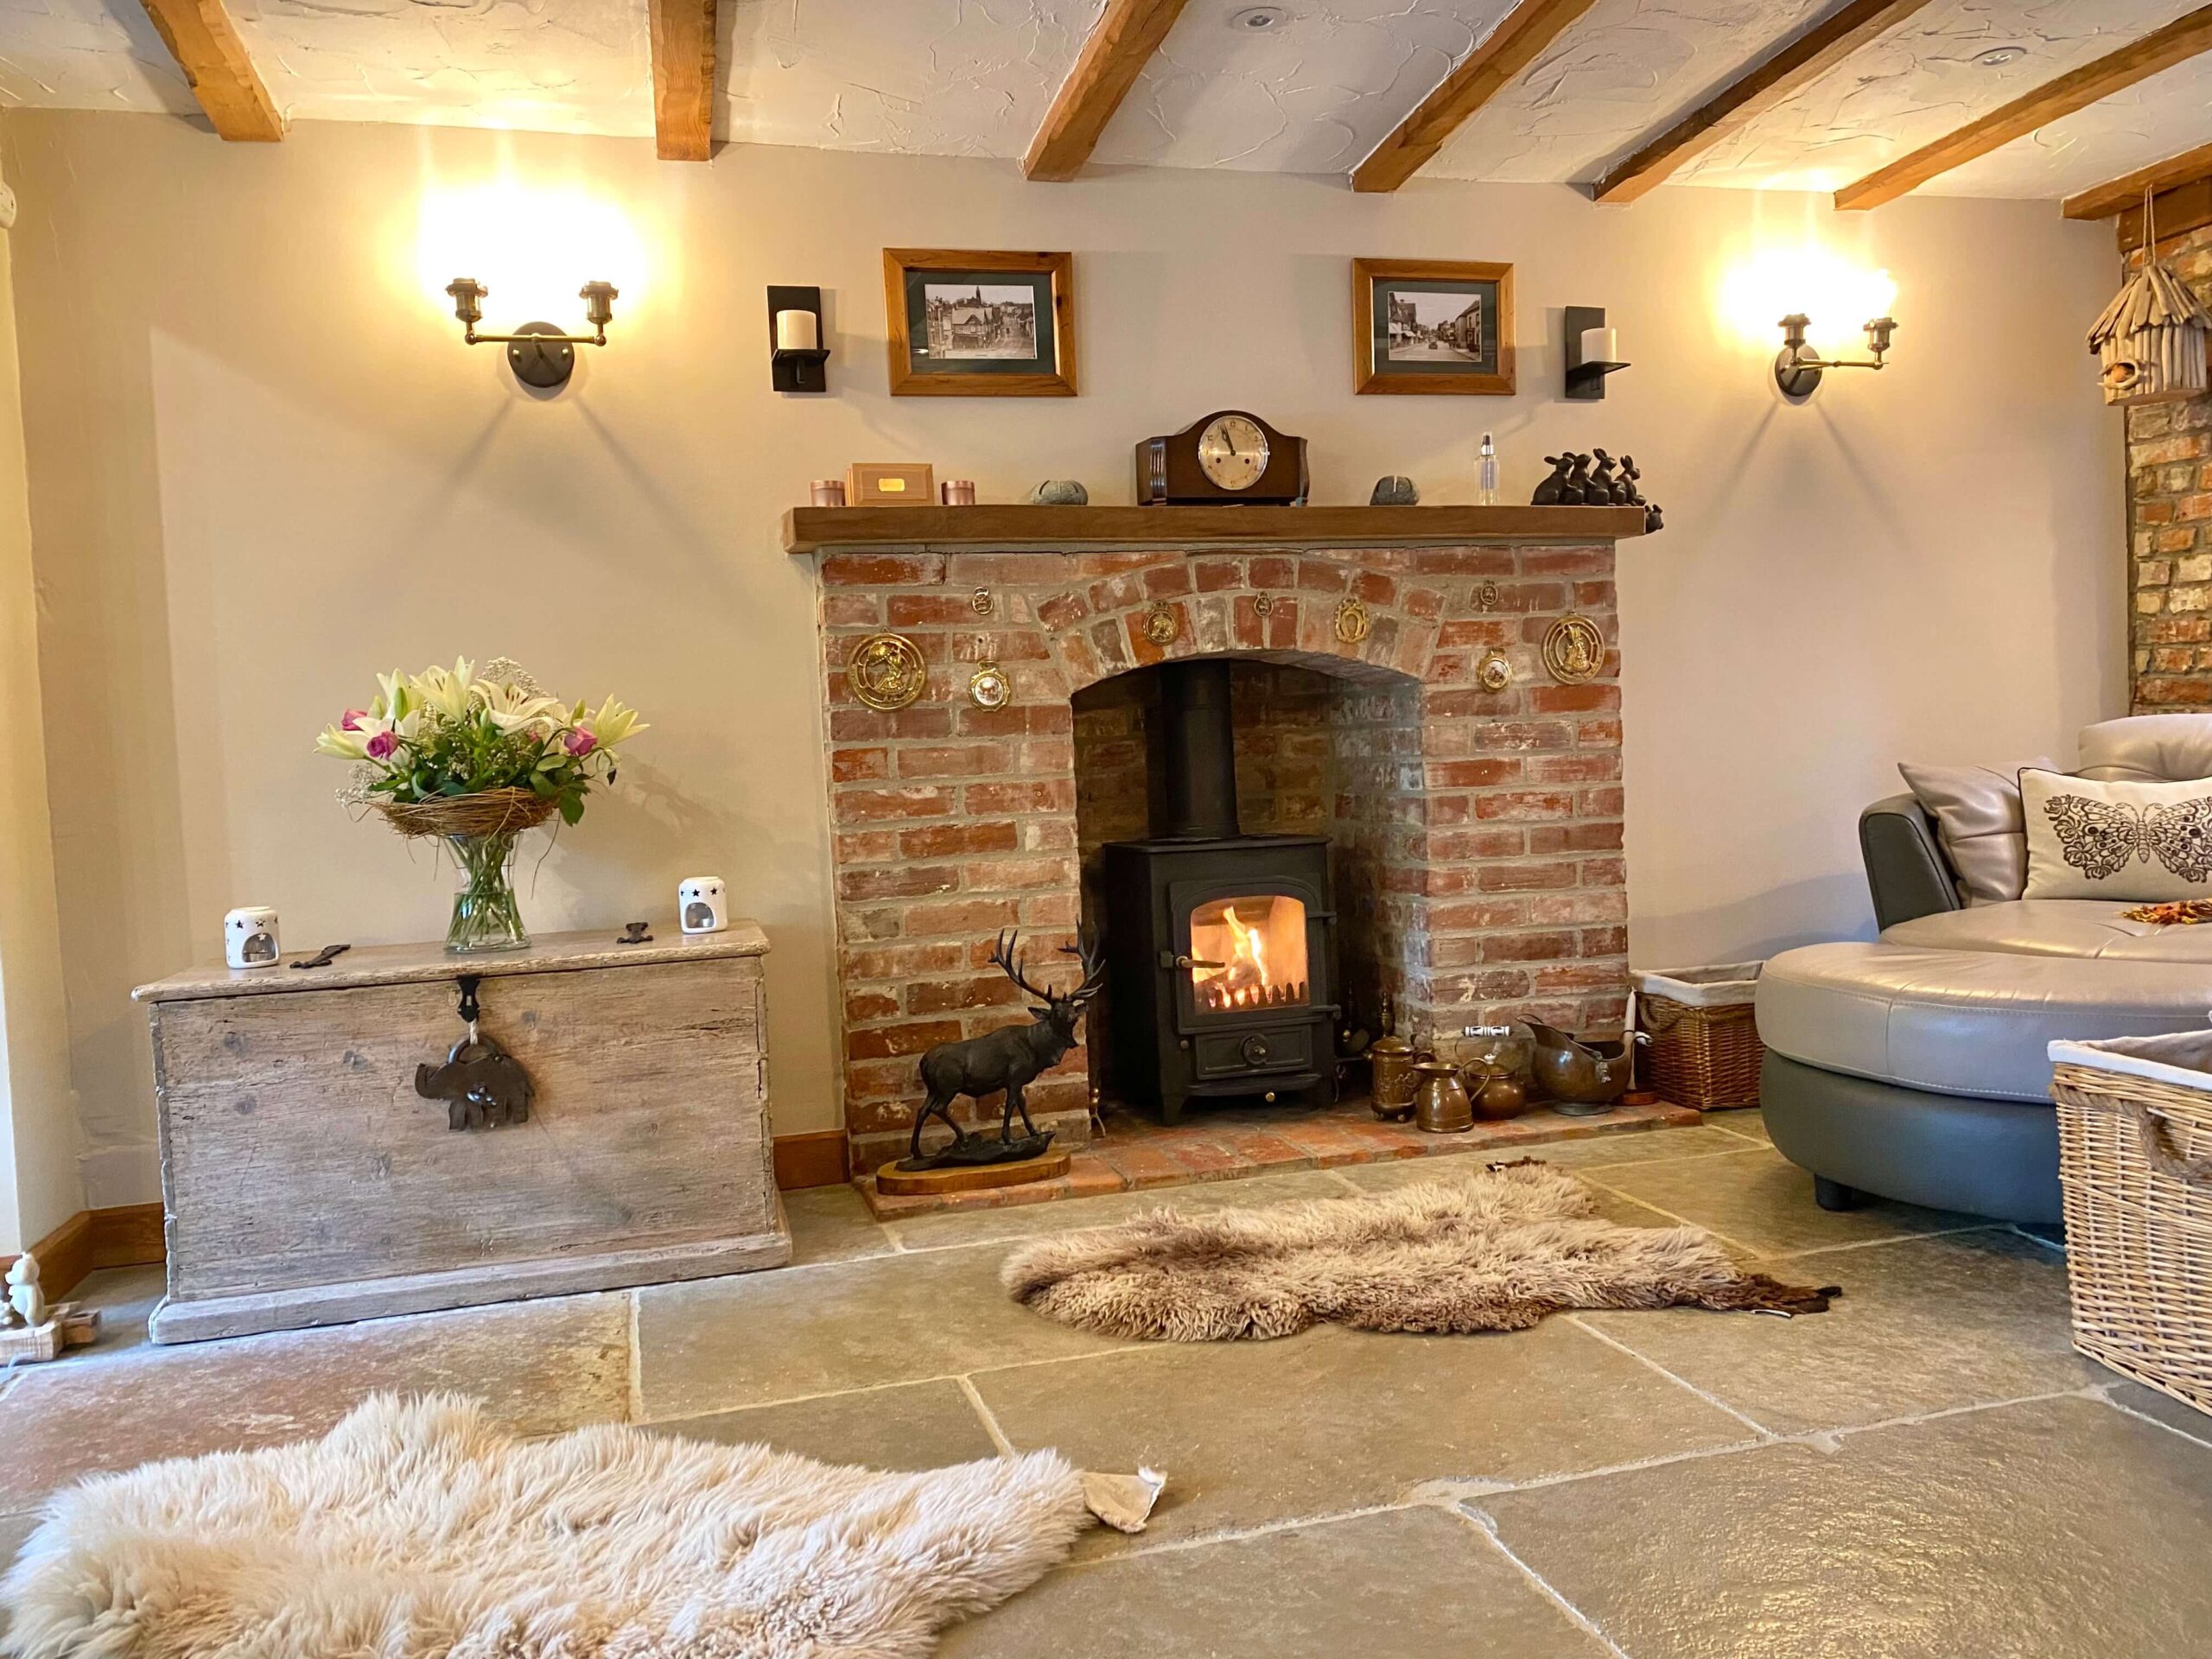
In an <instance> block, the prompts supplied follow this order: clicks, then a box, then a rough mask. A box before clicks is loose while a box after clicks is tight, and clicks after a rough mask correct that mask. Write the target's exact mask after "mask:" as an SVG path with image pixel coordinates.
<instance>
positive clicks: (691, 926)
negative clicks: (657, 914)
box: [676, 875, 729, 933]
mask: <svg viewBox="0 0 2212 1659" xmlns="http://www.w3.org/2000/svg"><path fill="white" fill-rule="evenodd" d="M676 918H677V922H678V923H679V924H680V925H682V927H683V931H685V932H686V933H719V932H721V931H722V930H723V929H724V928H726V927H728V925H729V912H728V910H726V909H725V908H723V906H722V879H721V877H720V876H719V875H687V876H685V877H684V878H683V880H681V881H679V882H677V885H676Z"/></svg>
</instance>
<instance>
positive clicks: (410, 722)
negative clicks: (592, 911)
mask: <svg viewBox="0 0 2212 1659" xmlns="http://www.w3.org/2000/svg"><path fill="white" fill-rule="evenodd" d="M377 682H378V685H379V686H381V687H382V688H383V689H382V690H380V691H378V694H377V696H375V697H374V698H372V700H371V701H370V703H369V706H368V707H367V708H366V709H347V710H346V714H345V715H344V717H343V718H342V719H340V721H339V722H338V724H336V725H335V726H333V727H330V728H327V730H325V731H324V733H323V734H322V735H321V737H319V738H317V739H316V740H315V748H316V750H317V751H318V752H319V753H323V754H334V755H336V756H337V757H338V758H339V759H340V760H352V761H354V762H356V763H358V767H357V772H356V776H355V779H354V781H353V785H351V786H350V787H349V788H347V789H346V791H343V796H344V798H346V799H348V800H351V801H356V802H359V803H361V804H365V805H367V806H369V807H371V808H372V809H374V810H377V811H378V812H381V813H383V814H384V816H385V819H386V820H387V821H389V822H390V823H391V827H392V828H393V829H397V830H398V831H399V833H400V834H401V835H403V836H439V837H442V839H443V840H444V842H445V843H446V845H447V846H448V848H449V849H451V850H452V852H453V856H454V864H455V866H456V867H457V868H458V869H459V872H460V878H461V885H460V887H459V890H458V891H457V892H455V893H454V900H453V922H452V925H450V926H449V927H448V928H447V930H446V949H447V950H449V951H451V952H453V953H454V955H456V956H461V955H467V954H469V953H471V952H474V951H480V950H521V949H522V948H523V947H524V946H525V945H527V944H529V943H530V935H529V934H528V933H527V932H526V931H524V928H523V925H522V913H521V911H520V909H519V908H518V906H517V905H516V903H515V893H514V885H513V881H512V865H513V862H514V852H515V838H516V837H517V836H519V835H521V834H522V833H523V831H524V830H525V829H536V828H537V826H538V825H540V824H542V823H545V822H547V821H548V820H549V819H550V818H551V817H553V815H554V814H555V813H556V812H557V813H559V814H560V815H561V819H562V821H563V823H575V822H576V820H577V819H579V818H581V817H583V815H584V799H585V798H586V797H587V796H588V795H589V794H590V793H591V790H592V785H594V784H595V783H600V782H606V783H612V782H613V780H614V771H615V766H616V764H617V756H616V750H617V749H618V748H619V747H620V745H621V744H622V743H623V742H624V741H626V739H628V738H631V737H633V736H635V735H636V734H638V733H639V732H642V731H644V730H645V725H644V724H643V723H642V722H641V721H639V719H638V713H637V710H636V709H626V708H624V707H623V706H622V705H621V704H620V702H616V701H615V700H614V699H613V697H609V698H607V701H606V702H602V703H601V704H600V706H599V708H598V709H597V710H596V711H594V710H592V709H588V708H587V707H586V706H585V705H584V704H582V703H581V702H579V703H577V704H576V705H575V707H574V708H570V707H569V706H567V705H566V704H564V703H563V702H560V701H559V700H558V699H556V698H553V697H549V696H546V695H545V694H544V692H543V690H541V689H540V688H539V686H538V684H537V681H535V680H533V679H532V678H531V677H530V675H529V674H528V673H527V672H526V671H524V670H523V669H522V668H521V667H520V666H519V665H518V664H514V663H512V662H510V661H508V660H507V659H506V658H504V657H502V658H498V659H497V660H496V661H493V662H491V663H488V664H486V665H485V668H484V671H483V673H482V674H481V675H479V674H477V673H476V672H475V671H474V669H473V668H472V667H471V666H470V665H469V664H467V662H465V661H464V662H457V663H455V664H454V665H453V666H452V667H451V668H449V669H446V668H426V669H424V670H423V671H422V672H421V673H420V674H414V675H408V674H397V673H394V674H380V675H378V677H377Z"/></svg>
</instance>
